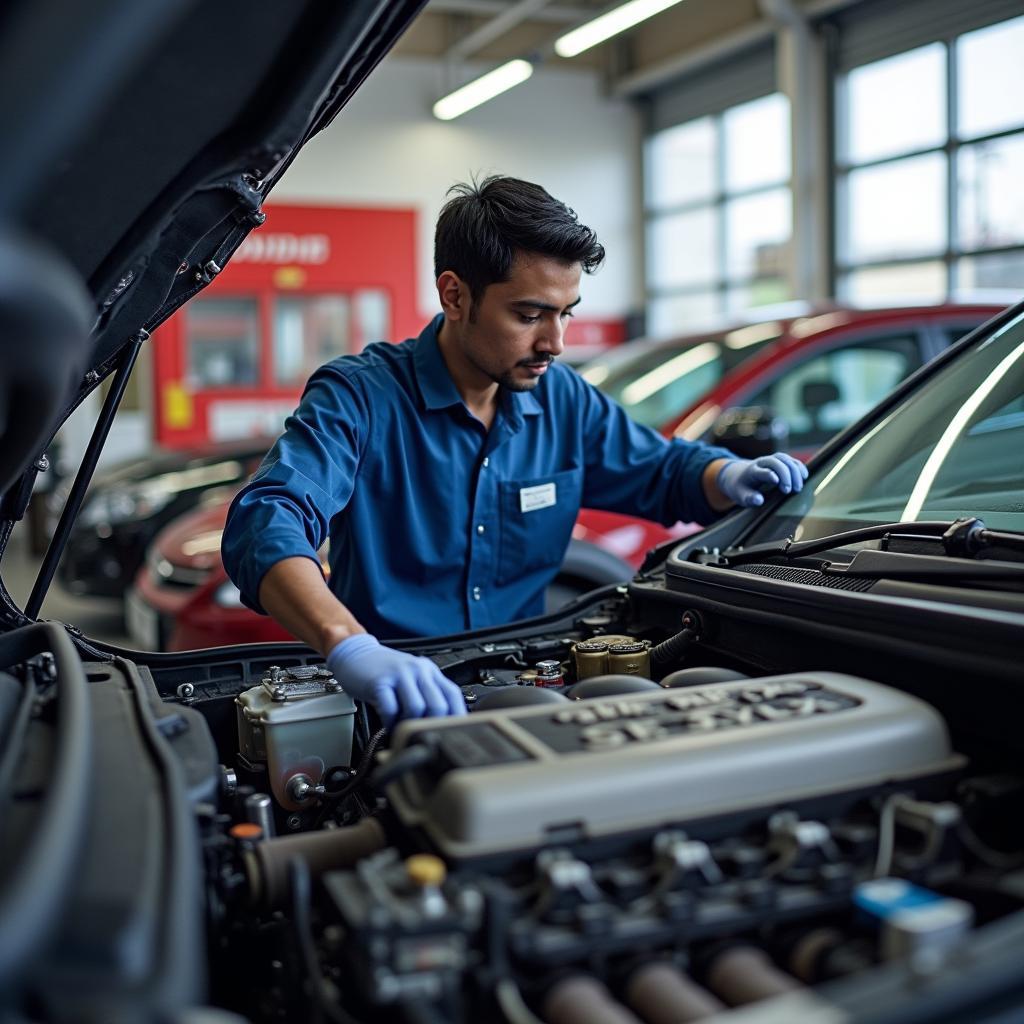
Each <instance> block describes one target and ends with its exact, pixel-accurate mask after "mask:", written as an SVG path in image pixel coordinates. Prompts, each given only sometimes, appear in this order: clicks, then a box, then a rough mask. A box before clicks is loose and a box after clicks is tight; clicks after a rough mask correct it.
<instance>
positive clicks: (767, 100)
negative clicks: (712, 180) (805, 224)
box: [723, 93, 789, 192]
mask: <svg viewBox="0 0 1024 1024" xmlns="http://www.w3.org/2000/svg"><path fill="white" fill-rule="evenodd" d="M723 122H724V128H725V182H726V189H727V190H728V191H730V192H736V191H738V190H740V189H747V188H756V187H757V186H759V185H777V184H779V183H780V182H783V181H787V180H788V179H789V100H788V99H787V98H786V97H785V96H783V95H782V94H781V93H775V94H774V95H772V96H765V97H764V99H760V100H754V101H753V102H752V103H744V104H741V105H740V106H738V107H733V108H732V109H731V110H727V111H726V112H725V116H724V118H723Z"/></svg>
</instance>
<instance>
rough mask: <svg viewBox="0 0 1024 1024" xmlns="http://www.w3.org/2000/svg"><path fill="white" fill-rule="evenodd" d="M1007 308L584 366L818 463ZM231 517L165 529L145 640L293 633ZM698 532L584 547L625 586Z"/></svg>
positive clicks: (845, 322) (605, 528) (786, 331)
mask: <svg viewBox="0 0 1024 1024" xmlns="http://www.w3.org/2000/svg"><path fill="white" fill-rule="evenodd" d="M1000 311H1001V307H998V306H988V305H980V304H979V305H945V306H938V307H928V308H899V309H888V310H872V311H865V310H848V309H830V310H825V311H821V312H818V313H815V314H812V315H809V316H803V317H798V318H788V319H780V320H773V321H766V322H762V323H756V324H750V325H747V326H744V327H738V328H735V329H733V330H730V331H719V332H716V333H710V334H704V335H699V336H690V337H686V338H680V339H674V340H671V341H664V342H649V341H639V342H632V343H630V344H628V345H625V346H622V347H621V348H620V349H617V350H613V351H612V352H611V353H609V354H608V355H607V356H602V357H600V358H599V359H597V360H595V361H593V362H591V363H589V364H587V366H586V367H584V368H583V370H582V371H581V372H582V374H583V376H584V377H585V378H586V379H588V380H590V382H591V383H593V384H594V385H595V386H597V387H599V388H601V390H603V391H605V392H606V393H607V394H609V395H611V397H613V398H615V399H616V400H617V401H618V402H620V403H621V404H622V405H623V406H624V407H625V408H626V409H627V411H628V412H629V413H630V414H631V415H632V416H633V418H634V419H636V420H638V421H639V422H642V423H646V424H647V425H649V426H653V427H656V428H657V429H659V430H661V432H662V433H664V434H665V435H666V436H673V435H674V436H678V437H683V438H686V439H689V440H696V439H703V440H708V441H715V442H716V443H720V444H724V445H725V446H726V447H734V448H736V449H737V450H740V448H741V447H742V445H743V444H744V443H745V442H749V441H750V436H746V435H750V434H751V433H752V431H753V429H754V427H755V426H763V425H764V424H768V425H769V427H770V428H771V429H770V430H769V432H768V436H767V437H765V438H764V439H762V443H763V444H764V446H765V448H766V450H767V449H771V450H774V449H775V448H785V449H786V450H788V451H791V452H792V453H793V454H795V455H798V456H800V457H802V458H807V457H809V456H810V455H811V454H813V452H814V451H815V450H816V449H817V448H818V447H819V446H820V445H821V444H822V443H823V442H824V441H825V440H827V439H828V438H829V437H830V436H831V435H833V434H835V433H836V432H838V431H839V430H841V429H842V428H843V427H845V426H846V425H847V424H849V423H851V422H853V421H854V420H855V419H857V418H859V417H860V416H861V415H862V414H863V413H864V412H866V411H867V410H868V409H870V408H871V407H872V406H874V405H875V404H876V403H877V402H878V400H879V399H880V398H882V397H883V396H884V395H885V394H886V393H887V392H889V391H891V390H892V389H893V388H894V387H895V386H896V385H897V384H898V383H899V382H900V381H901V380H903V379H904V378H905V377H907V376H908V375H909V374H911V373H913V372H914V371H915V370H916V369H918V367H920V366H922V365H923V364H924V363H925V362H927V361H928V360H929V359H931V358H932V357H933V356H934V355H937V354H938V353H939V352H940V351H941V350H942V349H944V348H945V347H946V346H948V345H949V344H951V343H952V342H953V341H955V340H956V339H957V338H959V337H961V336H962V335H963V334H965V333H966V332H968V331H970V330H973V329H974V328H975V327H977V326H978V325H979V324H981V323H983V322H984V321H985V320H987V319H989V318H990V317H992V316H994V315H995V314H996V313H998V312H1000ZM737 409H757V410H759V415H758V417H757V418H756V419H754V418H752V417H746V418H745V417H743V416H737V414H736V410H737ZM740 453H741V454H747V452H745V451H740ZM226 514H227V504H226V503H224V504H218V505H214V506H210V507H208V508H203V509H200V510H199V511H196V512H193V513H190V514H188V515H186V516H183V517H182V518H181V519H178V520H176V521H175V522H174V523H172V524H171V525H170V526H169V527H167V528H166V529H165V530H164V531H163V532H162V533H161V534H159V535H158V537H157V539H156V541H155V542H154V544H153V546H152V548H151V549H150V552H149V555H148V557H147V561H146V564H145V565H144V566H143V568H142V569H140V570H139V573H138V575H137V577H136V581H135V587H134V589H133V590H132V592H131V593H130V594H129V598H128V603H127V609H128V611H127V620H128V627H129V631H130V632H131V634H132V636H133V638H134V639H135V640H136V642H137V643H139V644H140V646H143V647H147V648H149V649H153V648H157V649H165V650H190V649H193V648H198V647H211V646H216V645H220V644H226V643H239V642H242V643H244V642H256V641H269V640H278V639H288V638H289V637H288V634H287V633H285V632H284V631H283V630H282V629H281V628H280V627H279V626H277V625H276V624H275V623H274V622H273V621H272V620H271V619H269V618H267V617H265V616H258V615H256V614H254V613H253V612H251V611H249V610H248V609H247V608H245V607H244V606H243V605H242V604H241V602H240V600H239V597H238V591H237V590H236V589H235V587H234V585H233V584H232V583H231V581H230V580H229V579H228V578H227V575H226V573H225V572H224V568H223V565H222V564H221V560H220V534H221V531H222V529H223V525H224V519H225V516H226ZM697 529H699V526H698V525H697V524H695V523H677V524H676V525H675V526H674V527H672V528H669V529H666V528H665V527H662V526H660V525H658V524H656V523H651V522H648V521H646V520H642V519H634V518H631V517H629V516H624V515H618V514H616V513H613V512H599V511H596V510H592V509H585V510H584V511H583V512H581V513H580V517H579V519H578V521H577V524H576V526H575V528H574V530H573V539H574V542H575V543H576V545H577V548H578V550H582V551H588V550H589V551H590V552H591V557H604V558H607V559H609V562H608V568H609V570H610V571H613V572H614V570H615V568H616V567H618V568H621V572H622V575H621V576H618V577H616V576H612V577H610V578H613V579H614V578H624V577H625V576H626V575H628V569H629V567H630V566H632V567H636V566H639V564H640V562H641V561H642V560H643V557H644V554H645V553H646V552H647V551H648V550H649V549H650V548H651V547H653V546H654V545H656V544H659V543H661V542H662V541H665V540H669V539H671V538H673V537H681V536H685V535H686V534H688V533H692V532H694V531H695V530H697ZM612 559H615V560H618V561H617V563H616V562H615V561H612ZM570 575H571V574H570ZM592 585H593V584H592ZM583 589H586V588H583Z"/></svg>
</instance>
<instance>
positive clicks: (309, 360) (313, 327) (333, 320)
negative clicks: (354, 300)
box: [274, 295, 349, 386]
mask: <svg viewBox="0 0 1024 1024" xmlns="http://www.w3.org/2000/svg"><path fill="white" fill-rule="evenodd" d="M348 351H349V304H348V299H347V298H345V297H344V296H342V295H317V296H303V297H301V298H299V297H294V298H289V299H278V300H277V302H276V303H275V305H274V382H275V383H276V384H280V385H282V386H289V385H295V386H299V385H301V384H303V383H305V381H306V378H307V377H308V376H309V375H310V374H311V373H312V372H313V371H314V370H315V369H316V368H317V367H318V366H320V365H321V364H323V363H326V362H327V361H328V360H329V359H333V358H334V357H335V356H340V355H344V354H345V353H346V352H348Z"/></svg>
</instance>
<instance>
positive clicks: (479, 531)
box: [476, 523, 484, 533]
mask: <svg viewBox="0 0 1024 1024" xmlns="http://www.w3.org/2000/svg"><path fill="white" fill-rule="evenodd" d="M476 532H477V533H483V532H484V524H483V523H481V524H480V525H479V526H478V527H477V528H476Z"/></svg>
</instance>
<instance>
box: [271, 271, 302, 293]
mask: <svg viewBox="0 0 1024 1024" xmlns="http://www.w3.org/2000/svg"><path fill="white" fill-rule="evenodd" d="M307 276H308V275H307V274H306V272H305V271H304V270H303V269H302V267H293V266H287V267H278V268H277V270H275V271H274V284H275V285H276V286H277V287H278V288H281V289H284V288H301V287H302V286H303V285H304V284H305V283H306V277H307Z"/></svg>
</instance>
